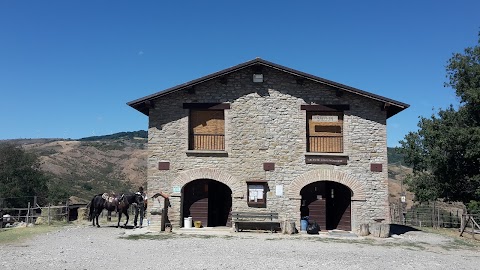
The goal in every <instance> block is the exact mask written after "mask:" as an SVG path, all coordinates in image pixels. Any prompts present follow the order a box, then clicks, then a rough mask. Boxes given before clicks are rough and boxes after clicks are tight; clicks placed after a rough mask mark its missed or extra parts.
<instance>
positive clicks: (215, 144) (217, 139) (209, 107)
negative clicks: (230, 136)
mask: <svg viewBox="0 0 480 270" xmlns="http://www.w3.org/2000/svg"><path fill="white" fill-rule="evenodd" d="M183 108H184V109H189V114H188V119H189V120H188V150H189V151H213V152H216V151H218V152H223V151H225V110H226V109H230V104H229V103H184V104H183ZM208 111H218V112H222V114H223V134H203V135H204V136H202V137H199V138H197V140H202V141H203V142H204V143H202V144H204V145H202V146H200V147H198V142H197V143H196V140H195V133H194V131H193V129H194V127H193V124H192V121H193V120H192V119H193V117H192V114H194V113H195V112H208ZM200 135H202V134H200ZM207 145H209V146H207Z"/></svg>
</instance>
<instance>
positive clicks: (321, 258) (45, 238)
mask: <svg viewBox="0 0 480 270" xmlns="http://www.w3.org/2000/svg"><path fill="white" fill-rule="evenodd" d="M479 265H480V251H479V250H478V248H474V247H468V246H462V245H460V244H459V243H458V242H455V241H454V240H453V239H450V238H446V237H443V236H439V235H436V234H428V233H424V232H408V233H405V234H403V235H401V236H396V237H391V238H389V239H373V238H354V237H331V236H330V237H327V236H311V235H295V236H289V235H282V234H270V233H267V234H264V233H244V232H241V233H229V232H223V233H209V234H201V235H196V234H180V233H179V232H176V233H170V234H166V233H162V234H159V233H147V229H141V230H140V229H135V230H133V229H132V230H125V229H117V228H112V227H102V228H93V227H90V226H88V225H77V226H68V227H64V228H61V229H59V230H57V231H54V232H51V233H48V234H45V235H40V236H37V237H35V238H33V239H30V240H27V241H25V242H22V243H15V244H8V245H0V269H2V270H5V269H142V270H145V269H271V270H273V269H289V270H292V269H300V268H301V269H402V270H405V269H435V270H437V269H476V268H478V266H479Z"/></svg>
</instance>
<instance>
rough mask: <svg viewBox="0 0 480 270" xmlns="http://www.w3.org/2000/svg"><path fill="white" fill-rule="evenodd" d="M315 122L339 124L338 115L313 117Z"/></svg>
mask: <svg viewBox="0 0 480 270" xmlns="http://www.w3.org/2000/svg"><path fill="white" fill-rule="evenodd" d="M312 121H314V122H338V115H312Z"/></svg>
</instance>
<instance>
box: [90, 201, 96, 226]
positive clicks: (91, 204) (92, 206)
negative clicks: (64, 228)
mask: <svg viewBox="0 0 480 270" xmlns="http://www.w3.org/2000/svg"><path fill="white" fill-rule="evenodd" d="M95 197H96V196H94V197H93V199H92V201H91V202H90V211H89V215H88V221H91V220H92V219H93V210H94V209H93V208H95V204H94V200H95Z"/></svg>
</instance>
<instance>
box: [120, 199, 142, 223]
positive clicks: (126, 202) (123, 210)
mask: <svg viewBox="0 0 480 270" xmlns="http://www.w3.org/2000/svg"><path fill="white" fill-rule="evenodd" d="M132 204H133V205H134V207H138V206H139V205H143V204H144V200H143V196H142V195H140V194H139V193H125V194H122V196H120V198H119V199H118V206H117V212H118V224H117V228H118V226H119V225H120V219H121V218H122V214H124V215H125V216H126V217H127V221H125V224H124V225H123V227H127V223H128V219H129V216H128V208H129V207H130V205H132Z"/></svg>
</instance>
